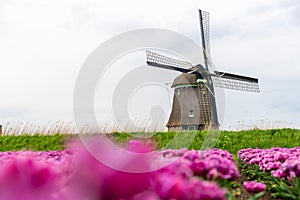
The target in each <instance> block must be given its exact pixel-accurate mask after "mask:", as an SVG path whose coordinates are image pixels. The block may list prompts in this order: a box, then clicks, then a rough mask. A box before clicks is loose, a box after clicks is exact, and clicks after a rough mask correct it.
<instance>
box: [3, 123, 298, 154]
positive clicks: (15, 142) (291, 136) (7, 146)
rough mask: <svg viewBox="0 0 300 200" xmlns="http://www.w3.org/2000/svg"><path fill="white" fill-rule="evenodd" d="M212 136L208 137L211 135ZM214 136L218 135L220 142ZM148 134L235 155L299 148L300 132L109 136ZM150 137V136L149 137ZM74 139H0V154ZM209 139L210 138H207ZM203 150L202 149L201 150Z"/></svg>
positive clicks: (162, 144)
mask: <svg viewBox="0 0 300 200" xmlns="http://www.w3.org/2000/svg"><path fill="white" fill-rule="evenodd" d="M208 133H209V135H208ZM215 134H217V135H218V134H219V138H218V140H216V139H215V137H209V136H215ZM147 135H149V137H148V138H149V139H150V140H151V141H153V142H155V143H156V144H157V146H158V148H173V149H176V148H177V149H178V148H183V147H189V149H200V148H201V146H202V144H203V141H204V140H205V144H204V147H205V145H206V146H207V145H209V146H211V145H210V144H215V145H214V147H216V148H220V149H225V150H227V151H229V152H230V153H232V154H234V155H236V154H237V152H238V151H239V150H240V149H244V148H256V147H258V148H271V147H294V146H300V130H295V129H274V130H247V131H239V132H233V131H220V132H207V131H195V132H189V131H184V132H157V133H151V134H150V133H130V134H128V133H118V132H117V133H111V134H109V137H111V138H114V139H115V140H116V141H118V142H121V143H126V142H127V141H129V140H131V139H139V138H141V137H144V138H145V137H146V138H147ZM150 136H151V137H150ZM72 137H74V136H70V135H63V134H55V135H33V136H31V135H20V136H0V151H16V150H27V149H30V150H41V151H42V150H58V149H64V148H65V145H64V144H65V141H66V140H68V139H70V138H72ZM205 138H208V139H205ZM202 148H203V147H202Z"/></svg>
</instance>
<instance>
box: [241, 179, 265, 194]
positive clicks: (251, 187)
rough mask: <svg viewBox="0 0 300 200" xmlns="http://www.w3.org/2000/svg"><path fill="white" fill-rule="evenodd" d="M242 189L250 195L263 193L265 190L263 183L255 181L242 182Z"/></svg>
mask: <svg viewBox="0 0 300 200" xmlns="http://www.w3.org/2000/svg"><path fill="white" fill-rule="evenodd" d="M243 185H244V187H245V188H246V190H247V191H248V192H250V193H259V192H262V191H265V190H266V189H267V187H266V185H265V184H264V183H260V182H256V181H249V182H248V181H246V182H244V184H243Z"/></svg>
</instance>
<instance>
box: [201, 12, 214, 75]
mask: <svg viewBox="0 0 300 200" xmlns="http://www.w3.org/2000/svg"><path fill="white" fill-rule="evenodd" d="M199 17H200V31H201V41H202V48H203V54H204V62H205V63H204V64H205V67H206V69H208V67H209V66H212V61H211V55H210V41H209V13H208V12H206V11H203V10H199Z"/></svg>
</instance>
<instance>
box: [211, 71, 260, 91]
mask: <svg viewBox="0 0 300 200" xmlns="http://www.w3.org/2000/svg"><path fill="white" fill-rule="evenodd" d="M211 78H212V81H213V83H214V86H215V87H221V88H225V89H233V90H241V91H247V92H259V86H258V79H257V78H252V77H248V76H241V75H237V74H231V73H226V72H220V71H215V75H214V76H211Z"/></svg>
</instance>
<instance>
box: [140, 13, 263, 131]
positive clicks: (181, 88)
mask: <svg viewBox="0 0 300 200" xmlns="http://www.w3.org/2000/svg"><path fill="white" fill-rule="evenodd" d="M199 17H200V30H201V41H202V48H203V55H204V66H203V65H201V64H197V65H193V64H191V63H189V62H187V61H182V60H177V59H173V58H169V57H166V56H163V55H160V54H157V53H154V52H151V51H146V55H147V64H148V65H149V66H153V67H159V68H163V69H168V70H175V71H178V72H181V73H182V74H181V75H179V76H178V77H177V78H175V80H174V82H173V84H172V88H173V89H174V97H173V105H172V111H171V114H170V117H169V120H168V123H167V125H166V126H167V127H168V129H169V130H170V131H173V130H210V129H218V128H219V126H220V125H219V121H218V114H217V106H216V100H215V92H214V87H221V88H225V89H233V90H240V91H248V92H259V86H258V79H257V78H252V77H248V76H242V75H237V74H232V73H227V72H221V71H213V70H211V69H210V68H211V66H212V62H211V57H210V47H209V13H208V12H205V11H202V10H199Z"/></svg>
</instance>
